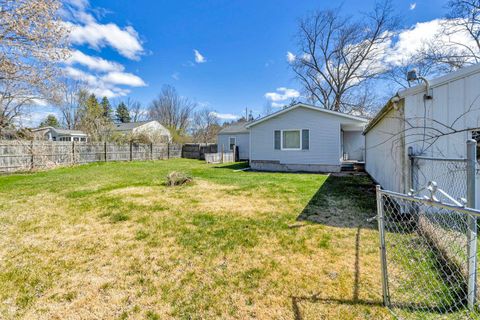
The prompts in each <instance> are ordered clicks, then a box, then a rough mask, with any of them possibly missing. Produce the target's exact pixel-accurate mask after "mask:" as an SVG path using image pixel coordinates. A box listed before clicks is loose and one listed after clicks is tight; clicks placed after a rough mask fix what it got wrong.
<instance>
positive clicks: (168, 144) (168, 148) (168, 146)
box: [167, 142, 170, 159]
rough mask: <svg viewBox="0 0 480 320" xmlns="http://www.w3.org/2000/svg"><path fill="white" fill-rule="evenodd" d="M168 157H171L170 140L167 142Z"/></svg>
mask: <svg viewBox="0 0 480 320" xmlns="http://www.w3.org/2000/svg"><path fill="white" fill-rule="evenodd" d="M167 159H170V142H167Z"/></svg>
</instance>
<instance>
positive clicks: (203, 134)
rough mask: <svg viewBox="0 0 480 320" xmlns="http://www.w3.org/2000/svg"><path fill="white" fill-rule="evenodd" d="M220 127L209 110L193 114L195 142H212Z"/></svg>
mask: <svg viewBox="0 0 480 320" xmlns="http://www.w3.org/2000/svg"><path fill="white" fill-rule="evenodd" d="M220 129H221V127H220V124H219V120H218V117H217V116H216V114H215V113H214V112H213V111H212V110H209V109H202V110H199V111H197V112H195V114H194V117H193V138H194V140H195V141H197V142H202V143H208V142H214V141H215V138H216V136H217V133H218V131H220Z"/></svg>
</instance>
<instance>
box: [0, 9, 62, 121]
mask: <svg viewBox="0 0 480 320" xmlns="http://www.w3.org/2000/svg"><path fill="white" fill-rule="evenodd" d="M60 6H61V3H60V1H58V0H16V1H11V0H0V116H1V119H0V130H1V129H2V128H5V127H6V126H8V125H11V124H12V121H13V120H14V119H15V118H16V117H18V116H20V115H21V113H22V110H23V108H24V107H25V106H27V105H32V104H34V103H35V101H36V99H44V100H47V99H48V100H50V99H54V98H56V95H54V94H53V93H55V92H57V91H56V85H57V82H56V79H57V78H58V75H59V71H60V69H59V67H58V64H57V63H58V62H59V61H63V60H64V59H65V58H66V57H67V55H68V50H67V49H68V44H67V33H68V32H67V31H68V30H66V28H65V25H64V24H62V23H61V21H60V18H59V14H58V9H59V8H60Z"/></svg>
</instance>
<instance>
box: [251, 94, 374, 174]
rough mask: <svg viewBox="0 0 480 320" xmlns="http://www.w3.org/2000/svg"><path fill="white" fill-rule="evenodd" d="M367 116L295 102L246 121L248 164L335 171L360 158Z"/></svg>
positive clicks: (260, 166)
mask: <svg viewBox="0 0 480 320" xmlns="http://www.w3.org/2000/svg"><path fill="white" fill-rule="evenodd" d="M367 122H368V120H367V119H364V118H361V117H357V116H353V115H348V114H344V113H340V112H335V111H331V110H327V109H324V108H319V107H316V106H312V105H308V104H303V103H299V104H296V105H293V106H291V107H288V108H285V109H282V110H280V111H278V112H276V113H273V114H271V115H268V116H266V117H263V118H260V119H258V120H256V121H253V122H250V123H248V124H247V125H246V128H247V129H248V130H249V131H250V156H249V159H250V166H251V167H252V168H253V169H257V170H267V171H310V172H338V171H340V170H341V167H342V163H345V162H362V161H363V160H364V137H363V136H362V131H363V129H364V128H365V125H366V124H367Z"/></svg>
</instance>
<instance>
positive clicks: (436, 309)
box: [377, 190, 480, 319]
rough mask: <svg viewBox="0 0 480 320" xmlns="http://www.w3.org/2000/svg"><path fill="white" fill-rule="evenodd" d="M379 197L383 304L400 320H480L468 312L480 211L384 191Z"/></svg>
mask: <svg viewBox="0 0 480 320" xmlns="http://www.w3.org/2000/svg"><path fill="white" fill-rule="evenodd" d="M377 197H378V206H379V215H378V217H379V227H380V230H379V231H380V234H381V243H382V245H381V248H382V275H383V281H384V300H385V301H384V302H385V304H386V305H387V306H389V307H390V308H391V310H392V311H393V312H394V314H395V315H396V316H398V317H399V318H402V319H407V318H413V319H430V318H431V319H441V318H445V319H469V318H479V319H480V312H478V309H477V308H476V307H474V308H469V307H468V305H469V295H470V294H474V291H475V290H474V288H473V289H472V288H470V287H469V281H471V278H472V277H474V276H475V274H476V272H475V271H476V270H471V269H470V268H469V264H470V263H471V262H472V260H476V250H473V248H471V247H472V246H471V244H472V243H471V241H470V239H471V236H472V235H471V231H472V230H471V228H470V223H471V221H472V220H474V221H476V217H477V216H479V215H480V211H477V210H473V209H467V208H465V207H462V206H458V205H448V204H444V203H441V202H436V201H433V200H432V199H424V198H423V197H422V198H421V197H416V196H406V195H403V194H396V193H392V192H389V191H383V190H379V191H378V193H377ZM473 237H474V238H473V239H474V240H473V242H476V241H477V239H476V234H475V235H474V236H473ZM475 246H476V244H475ZM472 254H473V255H475V256H472ZM475 278H476V277H475ZM475 281H476V280H475ZM475 285H476V283H475ZM472 290H473V292H471V291H472Z"/></svg>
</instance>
